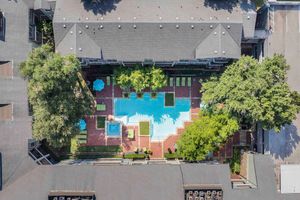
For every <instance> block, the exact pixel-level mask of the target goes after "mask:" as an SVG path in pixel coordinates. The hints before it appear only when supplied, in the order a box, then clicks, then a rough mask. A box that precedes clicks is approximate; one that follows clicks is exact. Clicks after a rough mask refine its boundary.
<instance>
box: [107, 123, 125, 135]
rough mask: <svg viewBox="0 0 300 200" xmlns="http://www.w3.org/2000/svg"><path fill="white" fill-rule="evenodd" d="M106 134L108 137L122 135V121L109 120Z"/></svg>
mask: <svg viewBox="0 0 300 200" xmlns="http://www.w3.org/2000/svg"><path fill="white" fill-rule="evenodd" d="M106 126H107V127H106V135H107V136H108V137H120V136H121V124H120V122H107V124H106Z"/></svg>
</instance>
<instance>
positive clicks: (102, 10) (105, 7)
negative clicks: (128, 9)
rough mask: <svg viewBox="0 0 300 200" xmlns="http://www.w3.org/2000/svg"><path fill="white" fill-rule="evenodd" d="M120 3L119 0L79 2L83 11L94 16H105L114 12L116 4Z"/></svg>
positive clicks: (86, 0) (84, 0) (82, 0)
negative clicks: (90, 12) (89, 12)
mask: <svg viewBox="0 0 300 200" xmlns="http://www.w3.org/2000/svg"><path fill="white" fill-rule="evenodd" d="M120 1H121V0H81V3H82V4H83V6H84V9H85V10H87V11H92V12H93V13H94V14H95V15H97V14H101V15H105V14H106V13H108V12H111V11H113V10H116V8H117V6H116V4H118V3H119V2H120Z"/></svg>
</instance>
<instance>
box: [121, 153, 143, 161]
mask: <svg viewBox="0 0 300 200" xmlns="http://www.w3.org/2000/svg"><path fill="white" fill-rule="evenodd" d="M124 158H125V159H133V160H135V159H145V158H146V154H144V153H141V154H136V153H132V154H125V155H124Z"/></svg>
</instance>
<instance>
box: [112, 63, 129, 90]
mask: <svg viewBox="0 0 300 200" xmlns="http://www.w3.org/2000/svg"><path fill="white" fill-rule="evenodd" d="M130 75H131V70H129V69H125V68H123V67H121V68H119V69H118V70H116V71H115V77H116V83H117V84H118V85H119V86H120V87H121V88H122V89H123V90H129V89H130V88H131V87H132V84H131V79H130Z"/></svg>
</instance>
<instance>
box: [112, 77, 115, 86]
mask: <svg viewBox="0 0 300 200" xmlns="http://www.w3.org/2000/svg"><path fill="white" fill-rule="evenodd" d="M112 84H113V85H116V77H114V76H113V77H112Z"/></svg>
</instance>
